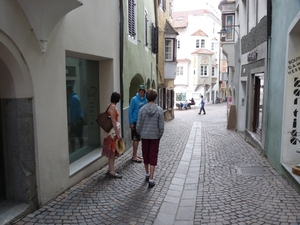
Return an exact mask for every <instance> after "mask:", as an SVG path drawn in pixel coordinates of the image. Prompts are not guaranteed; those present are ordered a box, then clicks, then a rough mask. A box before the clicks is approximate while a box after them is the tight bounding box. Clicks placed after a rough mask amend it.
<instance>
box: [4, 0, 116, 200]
mask: <svg viewBox="0 0 300 225" xmlns="http://www.w3.org/2000/svg"><path fill="white" fill-rule="evenodd" d="M107 21H109V23H108V22H107ZM1 45H4V46H5V47H6V48H7V53H4V52H3V51H0V52H1V53H0V59H1V60H3V61H4V64H6V66H7V67H8V68H9V69H10V75H11V76H12V77H11V78H6V82H8V83H9V82H10V83H12V82H13V85H10V88H9V87H8V88H6V89H5V88H4V87H2V86H1V90H2V91H1V92H0V93H1V96H2V97H3V96H5V97H6V98H28V97H33V105H34V106H33V107H34V133H35V154H36V163H37V165H36V167H37V185H38V195H39V204H41V205H42V204H44V203H46V202H47V201H49V200H50V199H52V198H53V197H55V196H57V195H58V194H59V193H61V192H63V191H64V190H66V189H67V188H68V187H70V186H71V185H73V184H75V183H77V182H79V181H80V180H81V179H83V178H84V177H86V176H88V175H89V174H90V173H92V172H93V171H95V170H96V169H99V167H100V166H101V164H100V163H99V162H97V161H96V162H94V164H91V165H90V166H88V167H86V168H85V169H84V170H82V171H80V172H79V173H76V174H75V175H73V176H72V177H71V178H70V165H69V153H68V128H67V112H66V91H65V84H66V77H65V57H66V52H68V53H67V55H69V56H79V57H81V58H85V59H93V60H98V61H100V74H99V76H100V80H101V82H100V83H101V85H102V86H101V87H100V89H101V98H103V102H105V104H102V105H101V106H100V108H101V110H103V109H104V108H105V107H106V103H109V100H110V94H111V93H112V92H113V91H119V86H120V84H119V56H118V55H119V4H118V1H117V0H113V1H101V2H100V1H98V0H89V1H84V4H83V5H82V6H81V7H79V8H77V9H75V10H73V11H71V12H70V13H68V14H67V15H66V16H65V17H64V18H63V19H62V20H61V21H60V22H59V23H58V24H57V25H56V26H55V28H54V30H53V31H52V33H51V36H50V37H49V41H48V44H47V50H46V52H45V53H42V52H41V49H40V46H39V43H38V41H37V39H36V36H35V34H34V32H33V31H32V30H31V26H30V24H29V22H28V20H27V18H26V16H25V14H24V13H23V11H22V9H21V8H20V7H19V5H18V3H17V2H16V1H15V0H3V1H0V46H1ZM9 57H11V58H12V59H13V60H12V61H13V62H14V64H13V65H10V64H9V63H10V61H9V60H7V59H9ZM7 61H8V62H7ZM14 66H17V69H15V70H12V69H13V68H14ZM3 80H4V78H3V77H2V75H1V76H0V83H1V82H2V81H3ZM12 80H13V81H12ZM13 89H15V90H13ZM102 161H103V159H102ZM103 163H104V162H102V165H103Z"/></svg>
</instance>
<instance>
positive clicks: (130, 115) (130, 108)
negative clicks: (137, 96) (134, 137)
mask: <svg viewBox="0 0 300 225" xmlns="http://www.w3.org/2000/svg"><path fill="white" fill-rule="evenodd" d="M133 102H134V99H133V98H132V99H131V101H130V104H129V109H128V121H129V128H130V129H132V128H133V116H132V115H133V109H134V103H133Z"/></svg>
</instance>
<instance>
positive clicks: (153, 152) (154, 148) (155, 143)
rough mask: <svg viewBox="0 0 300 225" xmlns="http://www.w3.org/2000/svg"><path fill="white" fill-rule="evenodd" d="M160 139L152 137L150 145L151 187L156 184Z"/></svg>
mask: <svg viewBox="0 0 300 225" xmlns="http://www.w3.org/2000/svg"><path fill="white" fill-rule="evenodd" d="M159 141H160V139H151V140H150V147H149V164H150V177H149V188H152V187H154V186H155V182H154V172H155V167H156V165H157V158H158V149H159Z"/></svg>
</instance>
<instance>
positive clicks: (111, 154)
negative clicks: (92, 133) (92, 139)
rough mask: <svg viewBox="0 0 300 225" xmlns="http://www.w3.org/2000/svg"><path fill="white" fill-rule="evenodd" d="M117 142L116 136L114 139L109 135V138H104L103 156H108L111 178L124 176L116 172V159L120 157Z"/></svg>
mask: <svg viewBox="0 0 300 225" xmlns="http://www.w3.org/2000/svg"><path fill="white" fill-rule="evenodd" d="M116 140H117V137H116V136H114V137H113V138H112V137H111V136H110V135H109V136H108V137H107V138H104V141H103V150H102V156H106V157H107V158H108V174H109V177H112V178H122V176H121V175H119V174H118V173H117V172H116V170H115V158H116V157H118V156H119V154H118V153H117V152H116Z"/></svg>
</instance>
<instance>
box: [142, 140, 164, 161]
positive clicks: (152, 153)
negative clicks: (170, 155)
mask: <svg viewBox="0 0 300 225" xmlns="http://www.w3.org/2000/svg"><path fill="white" fill-rule="evenodd" d="M159 141H160V139H142V152H143V161H144V164H150V165H151V166H156V165H157V157H158V149H159Z"/></svg>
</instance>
